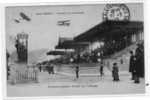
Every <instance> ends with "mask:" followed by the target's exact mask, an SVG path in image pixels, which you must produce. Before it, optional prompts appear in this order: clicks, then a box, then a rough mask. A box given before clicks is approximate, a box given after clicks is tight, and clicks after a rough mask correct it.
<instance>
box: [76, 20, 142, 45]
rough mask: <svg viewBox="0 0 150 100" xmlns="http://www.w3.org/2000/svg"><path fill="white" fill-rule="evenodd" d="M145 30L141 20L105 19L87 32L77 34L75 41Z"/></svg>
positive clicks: (115, 36)
mask: <svg viewBox="0 0 150 100" xmlns="http://www.w3.org/2000/svg"><path fill="white" fill-rule="evenodd" d="M138 31H143V22H140V21H129V22H125V21H105V22H102V23H100V24H98V25H96V26H94V27H93V28H91V29H89V30H87V31H86V32H84V33H82V34H80V35H78V36H76V37H75V38H74V42H77V41H78V42H79V41H80V42H82V41H89V42H90V41H94V40H95V39H101V38H119V37H121V36H125V35H130V34H133V33H137V32H138Z"/></svg>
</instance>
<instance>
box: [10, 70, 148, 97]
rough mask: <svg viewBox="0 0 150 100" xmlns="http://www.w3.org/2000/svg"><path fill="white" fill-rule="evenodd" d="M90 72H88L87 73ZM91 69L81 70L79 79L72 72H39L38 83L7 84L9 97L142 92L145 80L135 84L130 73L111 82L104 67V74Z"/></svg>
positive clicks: (121, 74) (121, 75) (122, 73)
mask: <svg viewBox="0 0 150 100" xmlns="http://www.w3.org/2000/svg"><path fill="white" fill-rule="evenodd" d="M86 72H87V73H86ZM88 72H90V74H88ZM92 72H93V71H91V70H86V71H81V72H80V77H79V79H76V78H75V74H74V73H73V72H71V73H67V71H66V72H56V73H55V74H54V75H49V74H48V73H47V72H40V73H39V82H38V83H33V82H32V83H24V84H15V85H10V84H8V85H7V86H8V87H7V92H8V93H7V95H8V96H9V97H16V96H17V97H22V96H29V97H30V96H51V95H86V94H89V95H90V94H130V93H134V94H138V93H144V91H145V82H144V79H140V80H141V82H140V83H139V84H135V83H134V82H133V81H132V80H131V79H130V74H129V73H125V72H120V81H119V82H113V81H112V76H111V73H110V72H109V71H108V70H107V69H105V72H107V73H105V75H104V76H103V77H100V76H99V73H96V72H94V73H92Z"/></svg>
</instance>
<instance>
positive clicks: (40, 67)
mask: <svg viewBox="0 0 150 100" xmlns="http://www.w3.org/2000/svg"><path fill="white" fill-rule="evenodd" d="M39 70H40V72H41V71H42V66H41V64H39Z"/></svg>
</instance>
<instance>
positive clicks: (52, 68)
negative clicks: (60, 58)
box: [50, 64, 55, 74]
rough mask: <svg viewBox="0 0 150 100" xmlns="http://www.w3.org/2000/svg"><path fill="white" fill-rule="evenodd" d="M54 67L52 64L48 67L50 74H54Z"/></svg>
mask: <svg viewBox="0 0 150 100" xmlns="http://www.w3.org/2000/svg"><path fill="white" fill-rule="evenodd" d="M54 66H55V65H54V64H51V66H50V67H51V73H52V74H54Z"/></svg>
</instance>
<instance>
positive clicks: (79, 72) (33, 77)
mask: <svg viewBox="0 0 150 100" xmlns="http://www.w3.org/2000/svg"><path fill="white" fill-rule="evenodd" d="M143 6H144V5H143V3H142V2H135V3H134V2H133V3H132V2H129V3H122V2H121V3H119V2H118V3H107V2H106V3H91V4H90V3H88V4H59V5H57V3H56V4H54V5H49V4H47V5H16V6H14V5H13V6H6V7H5V40H6V41H5V42H6V49H5V50H6V54H5V55H6V66H3V67H5V70H6V71H5V72H6V73H5V75H6V78H5V80H6V96H7V97H10V98H11V97H44V96H70V95H114V94H115V95H120V94H144V93H145V67H144V14H143Z"/></svg>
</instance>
